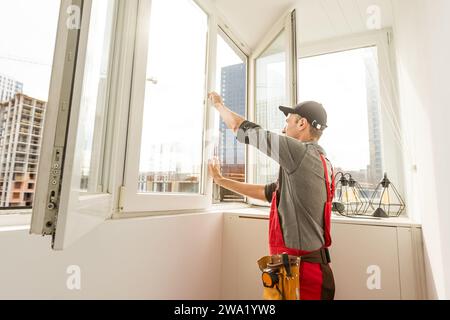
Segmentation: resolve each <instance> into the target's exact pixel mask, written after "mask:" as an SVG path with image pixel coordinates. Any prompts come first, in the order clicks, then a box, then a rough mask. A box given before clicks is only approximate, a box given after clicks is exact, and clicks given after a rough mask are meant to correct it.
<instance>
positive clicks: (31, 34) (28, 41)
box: [0, 0, 60, 101]
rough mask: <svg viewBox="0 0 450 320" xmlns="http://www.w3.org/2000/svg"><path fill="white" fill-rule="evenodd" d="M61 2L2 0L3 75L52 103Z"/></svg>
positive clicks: (0, 53) (0, 52) (0, 65)
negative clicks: (51, 94)
mask: <svg viewBox="0 0 450 320" xmlns="http://www.w3.org/2000/svg"><path fill="white" fill-rule="evenodd" d="M59 6H60V0H38V1H36V0H13V1H12V0H0V73H2V74H4V75H7V76H9V77H12V78H13V79H15V80H17V81H19V82H22V83H23V84H24V93H25V94H27V95H30V96H32V97H34V98H38V99H42V100H45V101H47V100H48V91H49V85H50V77H51V69H52V62H53V53H54V48H55V40H56V31H57V24H58V16H59Z"/></svg>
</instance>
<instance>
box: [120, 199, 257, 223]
mask: <svg viewBox="0 0 450 320" xmlns="http://www.w3.org/2000/svg"><path fill="white" fill-rule="evenodd" d="M248 208H252V206H251V205H249V204H247V203H241V202H237V203H220V204H214V205H212V206H211V208H210V209H208V210H180V211H161V212H136V213H135V212H122V213H116V214H114V215H113V216H112V219H113V220H121V219H134V218H147V217H152V218H158V217H173V216H180V215H192V214H216V213H224V212H227V211H234V210H245V209H248Z"/></svg>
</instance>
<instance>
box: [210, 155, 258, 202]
mask: <svg viewBox="0 0 450 320" xmlns="http://www.w3.org/2000/svg"><path fill="white" fill-rule="evenodd" d="M220 171H221V170H220V164H219V162H218V160H217V159H215V160H212V161H210V162H209V174H210V175H211V177H212V178H213V179H214V181H215V182H216V183H217V184H218V185H219V186H221V187H223V188H225V189H228V190H231V191H233V192H236V193H238V194H240V195H243V196H246V197H249V198H253V199H256V200H261V201H267V197H266V187H265V186H261V185H254V184H248V183H242V182H238V181H234V180H230V179H226V178H224V177H223V176H222V174H221V172H220Z"/></svg>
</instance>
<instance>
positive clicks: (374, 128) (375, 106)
mask: <svg viewBox="0 0 450 320" xmlns="http://www.w3.org/2000/svg"><path fill="white" fill-rule="evenodd" d="M364 63H365V65H366V88H367V116H368V119H369V145H370V164H369V166H368V168H367V181H368V182H369V183H371V184H377V183H378V182H380V181H381V179H382V178H383V159H382V144H381V111H380V86H379V82H378V79H379V74H378V66H377V64H376V61H375V59H374V57H373V55H372V54H367V55H365V56H364Z"/></svg>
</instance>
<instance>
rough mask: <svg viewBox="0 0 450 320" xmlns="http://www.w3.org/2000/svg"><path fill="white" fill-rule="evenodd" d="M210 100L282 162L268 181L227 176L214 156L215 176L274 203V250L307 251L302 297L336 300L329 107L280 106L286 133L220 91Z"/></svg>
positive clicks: (250, 140) (243, 136) (241, 134)
mask: <svg viewBox="0 0 450 320" xmlns="http://www.w3.org/2000/svg"><path fill="white" fill-rule="evenodd" d="M209 100H210V102H211V103H212V104H214V106H215V108H216V109H217V111H218V112H219V113H220V115H221V117H222V118H223V120H224V122H225V123H226V125H227V126H228V128H230V129H231V130H232V131H233V132H234V133H235V134H236V135H237V139H238V141H239V142H241V143H245V144H249V145H251V146H253V147H255V148H257V149H258V150H259V151H261V152H263V153H264V154H265V155H267V156H269V157H271V158H272V159H274V160H275V161H277V162H278V163H279V164H280V166H281V169H280V175H279V180H278V182H276V183H272V184H269V185H266V186H262V185H251V184H246V183H240V182H237V181H233V180H229V179H225V178H224V177H223V176H222V175H221V170H220V169H221V168H220V165H219V164H218V161H217V160H213V161H210V163H209V171H210V174H211V176H212V177H213V179H214V181H215V182H216V183H217V184H218V185H220V186H221V187H223V188H226V189H229V190H231V191H233V192H236V193H239V194H242V195H244V196H247V197H250V198H254V199H258V200H263V201H268V202H269V203H272V207H271V213H270V234H269V246H270V251H271V255H278V254H282V253H288V254H290V255H295V256H301V257H302V263H301V267H300V291H301V299H302V300H333V299H334V293H335V285H334V277H333V273H332V271H331V268H330V265H329V264H330V262H331V261H330V255H329V252H328V247H330V246H331V236H330V224H331V209H332V201H333V195H334V178H333V176H334V175H333V170H332V166H331V163H330V162H329V161H328V160H327V159H326V158H325V151H324V150H323V149H322V148H321V147H320V146H319V144H318V141H319V140H320V138H321V136H322V134H323V131H324V130H325V129H326V128H327V113H326V111H325V109H324V108H323V106H322V105H320V104H319V103H316V102H311V101H310V102H304V103H302V104H299V105H298V106H296V107H295V108H287V107H280V110H281V111H282V112H283V113H284V114H285V115H286V117H287V120H286V127H285V128H284V130H283V134H284V135H278V134H275V133H272V132H269V131H266V130H264V129H262V128H261V127H260V126H258V125H256V124H254V123H251V122H249V121H245V120H244V119H243V118H242V117H240V116H239V115H237V114H235V113H233V112H232V111H231V110H229V109H228V108H227V107H226V106H225V105H224V103H223V100H222V98H221V97H220V95H218V94H217V93H214V92H213V93H210V94H209Z"/></svg>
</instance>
